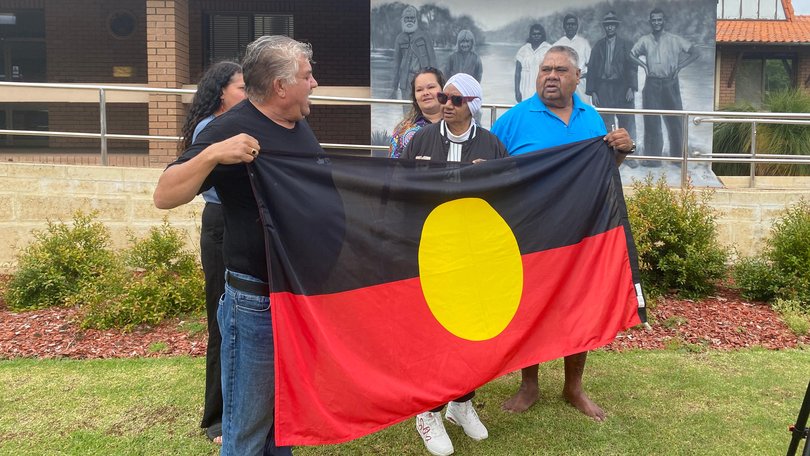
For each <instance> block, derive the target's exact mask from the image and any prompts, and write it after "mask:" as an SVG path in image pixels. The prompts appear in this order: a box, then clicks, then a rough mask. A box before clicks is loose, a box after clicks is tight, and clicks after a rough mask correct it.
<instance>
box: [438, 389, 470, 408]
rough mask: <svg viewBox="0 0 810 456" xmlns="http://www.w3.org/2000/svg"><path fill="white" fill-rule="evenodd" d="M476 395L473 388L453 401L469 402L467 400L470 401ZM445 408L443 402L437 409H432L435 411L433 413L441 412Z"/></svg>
mask: <svg viewBox="0 0 810 456" xmlns="http://www.w3.org/2000/svg"><path fill="white" fill-rule="evenodd" d="M474 397H475V390H472V391H470V392H469V393H467V394H465V395H463V396H461V397H459V398H457V399H453V402H467V401H469V400H470V399H472V398H474ZM443 408H444V404H442V405H440V406H438V407H436V408H435V409H433V410H431V412H433V413H436V412H441V411H442V409H443Z"/></svg>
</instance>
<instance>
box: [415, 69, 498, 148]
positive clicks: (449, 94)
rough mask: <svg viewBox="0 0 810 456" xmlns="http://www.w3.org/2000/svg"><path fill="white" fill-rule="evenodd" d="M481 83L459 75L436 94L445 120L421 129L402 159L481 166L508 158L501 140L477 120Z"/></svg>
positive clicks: (467, 76)
mask: <svg viewBox="0 0 810 456" xmlns="http://www.w3.org/2000/svg"><path fill="white" fill-rule="evenodd" d="M481 96H482V91H481V84H479V83H478V81H476V80H475V78H474V77H472V76H470V75H469V74H467V73H458V74H455V75H454V76H453V77H451V78H450V79H449V80H448V81H447V84H445V85H444V89H443V91H442V92H440V93H438V94H437V95H436V99H437V100H438V102H439V103H441V107H442V111H441V112H442V120H441V121H440V122H439V123H435V124H432V125H428V126H426V127H424V128H422V129H421V130H419V131H418V132H417V133H416V134H415V135H414V137H413V140H412V141H411V142H409V143H408V145H407V146H406V147H405V152H404V153H403V155H402V158H416V159H419V160H434V161H440V162H464V163H477V162H479V161H483V160H491V159H494V158H503V157H506V156H507V155H508V153H507V152H506V148H505V147H504V145H503V144H502V143H501V141H500V140H499V139H498V138H497V137H496V136H495V135H493V134H492V133H490V132H489V131H487V130H485V129H483V128H481V127H479V126H478V125H477V124H476V123H475V122H474V121H473V117H474V116H475V114H476V113H477V112H478V111H479V110H480V109H481V103H482V102H483V100H482V99H481Z"/></svg>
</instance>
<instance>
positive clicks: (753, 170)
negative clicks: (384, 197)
mask: <svg viewBox="0 0 810 456" xmlns="http://www.w3.org/2000/svg"><path fill="white" fill-rule="evenodd" d="M755 158H757V122H756V121H752V122H751V159H752V160H753V159H755ZM756 178H757V164H756V163H754V162H751V172H750V175H749V177H748V187H749V188H754V187H756Z"/></svg>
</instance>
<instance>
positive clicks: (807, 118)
mask: <svg viewBox="0 0 810 456" xmlns="http://www.w3.org/2000/svg"><path fill="white" fill-rule="evenodd" d="M2 87H29V88H45V89H71V90H95V91H97V92H98V94H99V108H100V109H99V117H100V118H99V124H100V130H99V131H100V132H99V133H82V132H55V131H33V130H3V129H0V134H6V135H20V136H49V137H50V136H52V137H72V138H92V139H99V140H100V142H101V162H102V164H103V165H107V164H108V156H107V140H109V139H120V140H133V141H152V140H155V141H178V140H180V139H181V137H180V136H158V135H132V134H116V133H108V132H107V115H106V105H107V99H106V96H107V93H108V92H145V93H151V94H171V95H192V94H194V93H195V92H196V90H195V89H177V88H157V87H136V86H119V85H109V84H67V83H40V82H6V81H0V88H2ZM310 99H311V100H313V101H324V102H329V103H336V104H368V105H374V104H393V105H408V104H410V101H409V100H391V99H383V98H364V97H336V96H327V95H312V96H310ZM512 106H513V105H512V104H504V103H485V104H483V106H482V108H483V109H486V110H488V111H489V113H490V118H491V119H496V118H497V115H498V111H499V110H506V109H509V108H511V107H512ZM597 111H599V112H600V113H603V114H633V115H642V116H643V115H664V116H677V117H680V118H681V119H682V122H683V126H684V128H683V139H684V141H683V150H681V156H680V157H658V156H649V155H639V156H634V158H635V159H638V160H659V161H670V162H680V163H681V186H683V185H684V184H685V183H686V181H687V172H688V164H689V162H700V163H749V164H750V165H751V172H750V176H749V185H750V186H752V187H753V186H754V184H755V179H756V176H755V173H754V170H755V165H756V164H757V163H777V164H810V157H808V158H801V157H803V156H793V155H777V154H768V158H758V155H757V154H758V151H757V150H756V134H757V130H756V126H757V124H785V125H810V113H771V112H757V113H752V112H733V111H686V110H684V111H675V110H665V109H617V108H597ZM690 118H691V124H694V125H696V126H697V125H701V124H702V123H719V122H726V123H750V124H751V136H752V141H751V153H749V154H718V153H710V154H701V153H699V152H693V153H692V154H690V153H689V149H688V147H689V145H688V138H689V125H690ZM321 146H322V147H324V148H328V149H338V150H341V149H342V150H358V149H360V150H387V149H388V147H387V146H377V145H371V144H368V145H365V144H338V143H322V144H321ZM808 152H810V151H808ZM760 154H761V152H760ZM718 155H722V156H718ZM760 156H761V155H760Z"/></svg>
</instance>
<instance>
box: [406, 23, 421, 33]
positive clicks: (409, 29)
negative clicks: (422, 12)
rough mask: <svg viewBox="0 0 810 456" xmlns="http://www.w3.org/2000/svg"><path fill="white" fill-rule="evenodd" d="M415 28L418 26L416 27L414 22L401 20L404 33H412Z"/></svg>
mask: <svg viewBox="0 0 810 456" xmlns="http://www.w3.org/2000/svg"><path fill="white" fill-rule="evenodd" d="M417 28H419V27H417V25H416V22H405V21H402V31H403V32H405V33H413V32H415V31H416V29H417Z"/></svg>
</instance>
